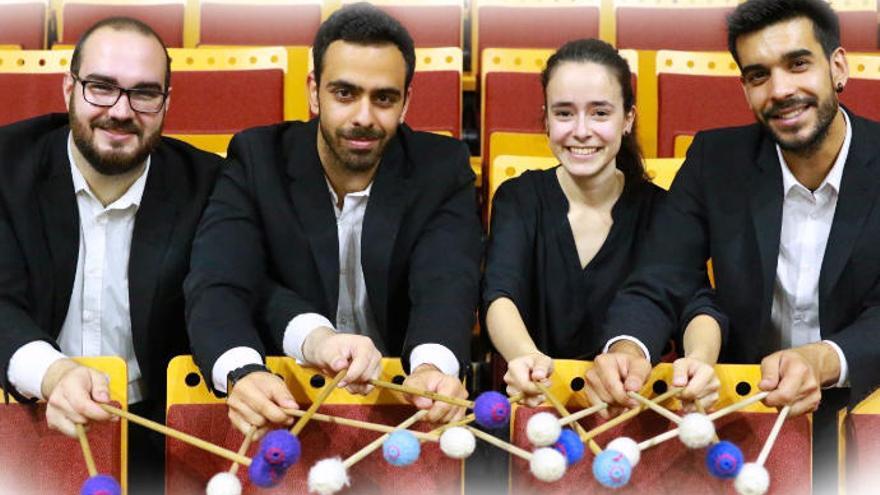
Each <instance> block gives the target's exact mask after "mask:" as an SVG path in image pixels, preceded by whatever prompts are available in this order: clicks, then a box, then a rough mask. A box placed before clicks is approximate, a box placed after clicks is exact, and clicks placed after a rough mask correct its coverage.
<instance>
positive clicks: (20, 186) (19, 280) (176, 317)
mask: <svg viewBox="0 0 880 495" xmlns="http://www.w3.org/2000/svg"><path fill="white" fill-rule="evenodd" d="M69 132H70V129H69V127H68V125H67V115H64V114H55V115H47V116H43V117H38V118H35V119H31V120H26V121H22V122H19V123H16V124H12V125H10V126H7V127H4V128H0V175H2V177H3V180H2V181H0V367H2V369H3V374H2V379H3V389H4V390H5V391H7V392H10V393H13V394H14V393H15V391H14V390H13V388H12V387H11V386H10V384H9V383H8V377H7V372H6V371H7V369H8V366H9V359H10V358H11V357H12V354H13V353H14V352H15V351H16V350H17V349H18V348H19V347H21V346H22V345H24V344H26V343H28V342H31V341H34V340H45V341H46V342H49V343H51V344H52V345H54V346H56V347H57V343H56V342H55V338H57V337H58V334H59V333H60V332H61V327H62V325H63V323H64V318H65V316H66V315H67V308H68V305H69V303H70V294H71V291H72V288H73V281H74V276H75V274H76V263H77V255H78V253H79V236H80V227H79V210H78V208H77V202H76V196H75V194H74V189H73V179H72V178H71V174H70V161H69V159H68V155H67V138H68V134H69ZM151 156H152V158H151V160H152V161H151V165H150V171H149V175H148V177H147V183H146V187H145V189H144V195H143V199H142V201H141V205H140V207H139V209H138V211H137V214H136V217H135V225H134V233H133V236H132V242H131V252H130V258H129V268H128V278H129V305H130V311H131V332H132V337H133V340H134V350H135V354H136V356H137V360H138V364H139V365H140V368H141V372H142V374H143V378H144V380H145V383H146V387H147V391H148V396H147V398H148V399H153V400H157V401H158V402H159V403H162V402H164V397H165V381H166V380H165V368H166V366H167V364H168V361H169V360H170V359H171V358H172V357H173V356H175V355H177V354H183V353H186V352H187V339H186V329H185V320H184V311H183V310H184V305H183V279H184V276H185V275H186V272H187V269H188V266H189V253H190V248H191V244H192V239H193V236H194V234H195V229H196V226H197V225H198V220H199V217H200V215H201V212H202V209H203V207H204V205H205V204H206V203H207V199H208V196H209V194H210V191H211V188H212V186H213V183H214V180H215V178H216V175H217V173H218V172H219V170H220V168H219V167H220V163H221V161H220V159H219V157H217V156H215V155H212V154H209V153H205V152H202V151H199V150H196V149H195V148H193V147H192V146H189V145H187V144H185V143H182V142H180V141H176V140H173V139H167V138H162V141H161V144H160V145H159V146H158V147H157V148H156V150H155V151H154V152H153V153H152V155H151ZM18 398H21V397H18Z"/></svg>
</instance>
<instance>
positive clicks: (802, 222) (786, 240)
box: [770, 109, 852, 387]
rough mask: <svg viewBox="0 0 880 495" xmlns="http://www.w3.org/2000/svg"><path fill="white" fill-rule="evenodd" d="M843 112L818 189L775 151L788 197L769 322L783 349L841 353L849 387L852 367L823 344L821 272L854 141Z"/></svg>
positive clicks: (842, 378) (843, 374) (842, 381)
mask: <svg viewBox="0 0 880 495" xmlns="http://www.w3.org/2000/svg"><path fill="white" fill-rule="evenodd" d="M841 113H843V117H844V121H845V122H846V136H845V137H844V140H843V146H842V147H841V148H840V152H839V153H838V155H837V160H836V161H835V162H834V165H832V167H831V170H830V171H829V172H828V175H826V176H825V179H824V180H823V181H822V183H821V184H820V185H819V187H818V188H816V190H815V191H810V190H809V189H807V188H806V187H804V186H803V185H802V184H801V183H800V182H798V180H797V179H796V178H795V176H794V174H792V173H791V170H789V168H788V164H786V163H785V158H784V157H783V156H782V150H781V149H779V146H777V147H776V153H777V155H778V156H779V164H780V167H781V168H782V190H783V195H784V196H783V200H782V230H781V233H780V238H779V257H778V259H777V262H776V280H775V282H774V284H773V306H772V309H771V311H770V321H771V322H772V323H773V328H774V330H776V332H777V337H778V344H779V348H780V349H788V348H790V347H800V346H802V345H806V344H813V343H816V342H825V343H826V344H828V345H830V346H831V347H832V348H833V349H834V350H835V351H836V352H837V355H838V358H839V359H840V379H839V380H838V382H837V384H836V386H838V387H841V386H843V385H844V384H845V383H846V381H847V378H848V374H849V369H848V367H847V363H846V358H845V356H844V355H843V351H842V350H841V349H840V347H839V346H838V345H837V344H835V343H834V342H833V341H830V340H825V341H822V335H821V332H820V330H819V273H820V270H821V268H822V260H823V259H824V258H825V247H826V246H827V245H828V235H829V234H830V233H831V224H832V223H833V222H834V211H835V210H836V209H837V199H838V196H839V194H840V181H841V179H842V178H843V168H844V164H845V163H846V158H847V156H848V155H849V147H850V142H851V141H852V128H851V126H850V123H849V117H848V116H847V115H846V112H844V111H843V110H842V109H841Z"/></svg>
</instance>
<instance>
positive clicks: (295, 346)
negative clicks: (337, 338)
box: [282, 313, 336, 364]
mask: <svg viewBox="0 0 880 495" xmlns="http://www.w3.org/2000/svg"><path fill="white" fill-rule="evenodd" d="M318 327H327V328H330V329H333V330H335V329H336V327H334V326H333V323H331V322H330V320H328V319H327V318H326V317H324V315H321V314H318V313H303V314H301V315H296V316H295V317H294V318H293V319H292V320H290V323H288V324H287V328H285V329H284V342H283V344H282V346H283V347H284V354H287V355H288V356H290V357H292V358H294V359H296V362H297V363H299V364H302V363H304V362H305V361H306V360H305V358H304V357H303V350H302V346H303V344H304V343H305V341H306V338H307V337H308V336H309V334H311V333H312V331H314V330H315V329H316V328H318Z"/></svg>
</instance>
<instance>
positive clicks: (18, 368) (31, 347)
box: [7, 340, 67, 399]
mask: <svg viewBox="0 0 880 495" xmlns="http://www.w3.org/2000/svg"><path fill="white" fill-rule="evenodd" d="M66 357H67V356H65V355H64V354H62V353H61V352H59V351H58V350H57V349H55V348H54V347H52V344H50V343H48V342H46V341H44V340H35V341H33V342H28V343H27V344H25V345H23V346H21V347H19V348H18V350H16V351H15V353H14V354H13V355H12V358H10V359H9V370H8V371H7V377H8V378H9V383H10V385H12V386H13V387H15V389H16V390H18V393H20V394H21V395H23V396H25V397H27V398H29V399H45V397H43V391H42V389H43V378H44V377H45V376H46V371H48V370H49V367H50V366H52V365H53V364H54V363H55V361H58V360H59V359H64V358H66Z"/></svg>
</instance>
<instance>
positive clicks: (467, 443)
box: [440, 426, 477, 459]
mask: <svg viewBox="0 0 880 495" xmlns="http://www.w3.org/2000/svg"><path fill="white" fill-rule="evenodd" d="M476 446H477V439H476V438H474V434H473V433H471V432H470V431H469V430H468V429H467V428H462V427H461V426H455V427H452V428H450V429H448V430H446V431H444V432H443V434H442V435H440V450H442V451H443V453H444V454H446V455H447V456H449V457H451V458H453V459H465V458H467V457H469V456H470V455H471V454H473V453H474V449H475V448H476Z"/></svg>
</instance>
